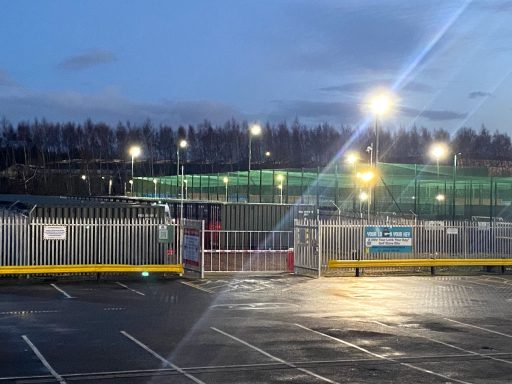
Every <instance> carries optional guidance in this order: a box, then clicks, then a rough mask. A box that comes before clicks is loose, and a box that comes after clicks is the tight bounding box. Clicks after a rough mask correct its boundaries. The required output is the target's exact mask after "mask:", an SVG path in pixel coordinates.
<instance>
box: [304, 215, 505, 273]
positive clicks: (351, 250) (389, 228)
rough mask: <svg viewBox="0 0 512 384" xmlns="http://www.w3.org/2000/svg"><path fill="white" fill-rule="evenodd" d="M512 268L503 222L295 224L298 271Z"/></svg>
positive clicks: (377, 221) (306, 222) (308, 222)
mask: <svg viewBox="0 0 512 384" xmlns="http://www.w3.org/2000/svg"><path fill="white" fill-rule="evenodd" d="M510 264H512V223H510V222H503V221H497V220H493V221H489V220H487V221H418V220H405V219H394V220H381V221H379V220H374V221H370V223H369V224H368V223H367V222H366V221H362V220H320V221H314V220H303V221H299V220H297V221H296V224H295V267H296V270H297V271H299V272H308V271H309V273H312V274H314V275H318V276H319V275H320V274H321V273H322V272H325V271H327V270H328V268H329V267H337V268H344V267H345V268H354V267H357V266H361V267H363V266H380V267H391V266H392V267H397V266H409V267H410V266H425V267H428V266H464V265H481V266H486V265H488V266H491V265H503V266H504V265H510Z"/></svg>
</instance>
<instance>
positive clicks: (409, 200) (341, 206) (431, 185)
mask: <svg viewBox="0 0 512 384" xmlns="http://www.w3.org/2000/svg"><path fill="white" fill-rule="evenodd" d="M365 168H367V166H365V165H355V166H348V165H343V166H331V167H329V168H326V169H323V170H318V169H299V170H297V169H275V170H253V171H251V175H250V180H248V174H247V171H239V172H229V173H219V174H201V175H185V176H184V177H183V197H184V198H186V199H194V200H209V201H220V202H224V201H229V202H247V201H249V202H252V203H281V202H282V203H295V202H300V203H305V204H316V205H318V206H320V207H325V208H332V209H334V210H340V211H341V212H352V213H361V214H362V213H363V212H367V210H368V206H369V207H370V212H371V213H372V214H396V215H410V216H411V215H418V216H422V217H434V218H435V217H439V218H457V219H460V218H469V217H474V216H481V217H487V218H488V217H493V218H495V217H510V216H511V213H510V212H509V210H510V206H511V204H512V178H510V177H489V176H488V170H487V169H486V168H459V169H457V170H456V172H455V170H454V168H453V167H451V166H439V167H437V166H436V165H414V164H387V163H380V164H379V165H378V167H377V169H378V173H379V175H378V177H376V178H375V182H374V185H373V186H371V187H370V186H369V185H368V184H366V183H364V182H362V181H361V180H360V179H359V178H357V177H356V176H355V175H356V174H357V173H361V172H363V171H364V170H365ZM181 181H182V178H181V177H179V178H177V177H176V176H166V177H157V178H149V177H139V178H135V181H134V195H136V196H143V197H157V198H161V199H162V198H171V199H173V198H174V199H175V198H181V195H182V193H181V190H182V183H181ZM361 192H364V193H366V194H367V195H370V196H371V198H369V199H366V200H365V199H364V197H365V196H364V194H363V195H362V194H361ZM361 198H363V199H361ZM368 200H369V202H368Z"/></svg>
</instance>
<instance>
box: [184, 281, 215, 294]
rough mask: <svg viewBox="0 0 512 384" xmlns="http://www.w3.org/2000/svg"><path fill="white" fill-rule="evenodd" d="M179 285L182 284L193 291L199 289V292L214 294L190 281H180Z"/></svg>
mask: <svg viewBox="0 0 512 384" xmlns="http://www.w3.org/2000/svg"><path fill="white" fill-rule="evenodd" d="M181 284H184V285H186V286H188V287H192V288H195V289H199V290H200V291H203V292H206V293H214V292H213V291H212V290H211V289H208V288H203V287H201V286H199V285H196V284H194V283H192V282H190V281H182V282H181Z"/></svg>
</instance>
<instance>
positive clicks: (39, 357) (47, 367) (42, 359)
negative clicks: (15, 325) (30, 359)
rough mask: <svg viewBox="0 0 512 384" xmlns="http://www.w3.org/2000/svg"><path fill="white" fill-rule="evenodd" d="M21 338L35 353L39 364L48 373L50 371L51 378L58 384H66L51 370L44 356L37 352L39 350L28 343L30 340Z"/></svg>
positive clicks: (24, 337)
mask: <svg viewBox="0 0 512 384" xmlns="http://www.w3.org/2000/svg"><path fill="white" fill-rule="evenodd" d="M21 338H22V339H23V340H24V341H25V343H27V344H28V346H29V347H30V349H32V351H33V352H34V353H35V355H36V356H37V357H38V359H39V360H40V361H41V363H43V365H44V366H45V367H46V369H48V371H50V373H51V374H52V376H53V377H55V379H56V380H57V381H58V382H59V383H60V384H66V380H64V379H63V378H62V376H61V375H59V374H58V373H57V372H56V371H55V369H53V368H52V366H51V365H50V363H48V361H47V360H46V359H45V358H44V356H43V355H42V354H41V352H39V349H37V347H36V346H35V345H34V344H32V342H31V341H30V339H29V338H28V337H27V336H26V335H23V336H21Z"/></svg>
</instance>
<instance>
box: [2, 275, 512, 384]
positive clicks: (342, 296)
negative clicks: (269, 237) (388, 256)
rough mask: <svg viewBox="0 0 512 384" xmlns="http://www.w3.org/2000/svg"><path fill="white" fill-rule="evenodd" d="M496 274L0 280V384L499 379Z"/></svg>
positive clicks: (507, 353)
mask: <svg viewBox="0 0 512 384" xmlns="http://www.w3.org/2000/svg"><path fill="white" fill-rule="evenodd" d="M511 304H512V278H510V277H509V276H497V275H483V276H467V277H461V276H437V277H430V276H421V277H420V276H413V277H396V276H393V277H390V276H386V277H362V278H352V277H343V278H339V277H335V278H334V277H333V278H322V279H318V280H315V279H308V278H304V277H295V276H291V275H281V276H277V275H276V276H267V277H247V278H245V277H240V276H237V277H222V278H218V279H211V280H185V279H177V278H176V279H168V280H159V281H156V280H151V278H150V279H149V280H147V281H143V280H140V279H135V280H122V281H121V280H111V281H100V282H96V281H74V282H73V281H63V280H55V281H18V280H6V281H2V282H1V283H0V345H1V346H2V347H1V348H0V382H16V383H55V382H60V383H75V382H77V383H108V384H109V383H170V382H172V383H190V382H193V383H281V382H293V383H321V382H325V383H397V382H403V383H411V382H415V383H486V384H488V383H508V382H510V381H511V378H512V345H511V341H512V340H511V338H512V320H510V319H511V318H512V305H511Z"/></svg>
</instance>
